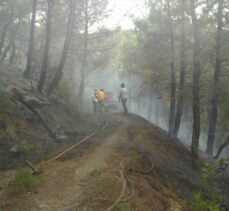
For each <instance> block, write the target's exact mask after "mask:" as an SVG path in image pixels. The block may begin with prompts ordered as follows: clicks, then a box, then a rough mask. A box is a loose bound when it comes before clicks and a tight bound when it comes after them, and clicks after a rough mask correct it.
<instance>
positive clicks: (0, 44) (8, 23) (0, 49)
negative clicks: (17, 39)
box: [0, 11, 13, 57]
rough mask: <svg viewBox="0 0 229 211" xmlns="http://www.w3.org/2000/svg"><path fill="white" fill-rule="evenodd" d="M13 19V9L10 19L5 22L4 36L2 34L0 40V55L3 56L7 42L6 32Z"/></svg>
mask: <svg viewBox="0 0 229 211" xmlns="http://www.w3.org/2000/svg"><path fill="white" fill-rule="evenodd" d="M12 20H13V12H12V11H11V13H10V18H9V21H8V22H7V23H6V24H5V26H4V27H3V31H2V36H1V41H0V57H1V56H2V49H3V46H4V43H5V38H6V32H7V30H8V28H9V26H10V24H11V22H12Z"/></svg>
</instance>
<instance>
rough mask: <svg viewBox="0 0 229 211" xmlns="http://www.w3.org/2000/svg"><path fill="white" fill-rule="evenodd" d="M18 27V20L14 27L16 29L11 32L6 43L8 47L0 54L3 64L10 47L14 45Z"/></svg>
mask: <svg viewBox="0 0 229 211" xmlns="http://www.w3.org/2000/svg"><path fill="white" fill-rule="evenodd" d="M19 26H20V20H19V22H18V24H17V26H16V28H15V29H14V30H13V31H12V32H11V38H10V41H9V43H8V45H7V46H6V47H5V49H4V51H3V52H2V57H1V62H2V63H3V62H4V60H5V58H6V56H7V54H8V52H9V51H10V50H11V47H12V46H13V45H14V43H15V37H16V35H17V32H18V28H19Z"/></svg>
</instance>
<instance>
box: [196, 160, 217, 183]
mask: <svg viewBox="0 0 229 211" xmlns="http://www.w3.org/2000/svg"><path fill="white" fill-rule="evenodd" d="M217 169H218V167H217V166H216V165H211V164H205V165H204V166H203V167H202V169H201V178H200V182H201V183H202V184H207V183H208V182H211V181H212V180H213V179H214V178H215V177H216V175H217V174H218V171H217Z"/></svg>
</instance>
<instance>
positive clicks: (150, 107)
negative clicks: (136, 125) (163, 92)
mask: <svg viewBox="0 0 229 211" xmlns="http://www.w3.org/2000/svg"><path fill="white" fill-rule="evenodd" d="M153 94H154V93H153V79H152V80H151V85H150V96H149V104H148V111H147V118H148V120H149V121H151V120H152V113H153Z"/></svg>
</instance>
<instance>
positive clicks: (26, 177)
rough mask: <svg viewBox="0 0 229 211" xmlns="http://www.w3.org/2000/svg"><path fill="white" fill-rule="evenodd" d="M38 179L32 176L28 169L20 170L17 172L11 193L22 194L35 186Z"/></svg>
mask: <svg viewBox="0 0 229 211" xmlns="http://www.w3.org/2000/svg"><path fill="white" fill-rule="evenodd" d="M37 182H38V178H37V177H36V176H33V175H32V174H31V173H30V171H29V170H28V169H25V168H21V169H19V170H17V172H16V175H15V178H14V181H13V183H12V186H11V187H10V192H11V193H22V192H25V191H27V190H28V189H30V188H32V187H33V186H34V185H35V184H37Z"/></svg>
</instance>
